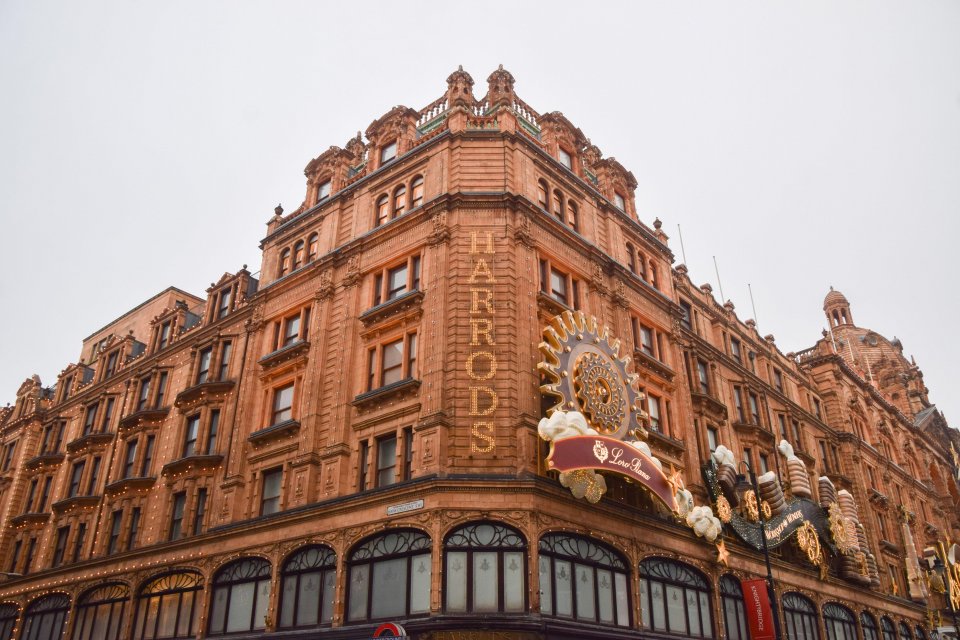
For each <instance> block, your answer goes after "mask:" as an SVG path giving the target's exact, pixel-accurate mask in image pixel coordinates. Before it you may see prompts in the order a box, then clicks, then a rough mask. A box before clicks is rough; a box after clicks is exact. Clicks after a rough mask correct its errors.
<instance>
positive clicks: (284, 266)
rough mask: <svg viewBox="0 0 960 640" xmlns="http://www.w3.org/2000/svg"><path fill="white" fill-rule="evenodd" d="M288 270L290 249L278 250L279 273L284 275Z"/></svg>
mask: <svg viewBox="0 0 960 640" xmlns="http://www.w3.org/2000/svg"><path fill="white" fill-rule="evenodd" d="M289 271H290V249H284V250H283V251H281V252H280V275H281V276H285V275H286V274H287V273H289Z"/></svg>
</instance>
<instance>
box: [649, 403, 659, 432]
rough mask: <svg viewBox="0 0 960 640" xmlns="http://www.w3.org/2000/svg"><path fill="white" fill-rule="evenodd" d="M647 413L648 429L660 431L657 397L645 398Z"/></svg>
mask: <svg viewBox="0 0 960 640" xmlns="http://www.w3.org/2000/svg"><path fill="white" fill-rule="evenodd" d="M647 413H649V414H650V429H651V430H653V431H661V430H662V429H661V424H660V398H658V397H657V396H651V395H648V396H647Z"/></svg>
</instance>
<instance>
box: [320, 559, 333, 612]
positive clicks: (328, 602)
mask: <svg viewBox="0 0 960 640" xmlns="http://www.w3.org/2000/svg"><path fill="white" fill-rule="evenodd" d="M336 590H337V571H336V569H330V570H328V571H326V572H325V573H324V574H323V609H322V610H321V611H320V622H323V623H324V624H327V623H330V622H332V621H333V596H334V595H335V594H336Z"/></svg>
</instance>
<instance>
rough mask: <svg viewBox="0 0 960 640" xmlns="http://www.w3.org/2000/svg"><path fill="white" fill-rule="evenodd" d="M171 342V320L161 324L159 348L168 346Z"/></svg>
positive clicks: (158, 339) (158, 338)
mask: <svg viewBox="0 0 960 640" xmlns="http://www.w3.org/2000/svg"><path fill="white" fill-rule="evenodd" d="M168 344H170V321H169V320H168V321H167V322H164V323H163V324H162V325H160V331H159V333H158V334H157V350H158V351H159V350H160V349H164V348H166V346H167V345H168Z"/></svg>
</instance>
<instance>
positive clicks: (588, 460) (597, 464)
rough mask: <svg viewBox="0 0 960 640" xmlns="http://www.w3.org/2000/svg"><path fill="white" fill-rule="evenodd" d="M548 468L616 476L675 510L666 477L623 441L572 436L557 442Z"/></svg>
mask: <svg viewBox="0 0 960 640" xmlns="http://www.w3.org/2000/svg"><path fill="white" fill-rule="evenodd" d="M547 465H548V466H549V467H550V468H551V469H553V470H554V471H574V470H576V469H593V470H595V471H612V472H614V473H619V474H620V475H624V476H627V477H628V478H632V479H633V480H636V481H637V482H639V483H640V484H642V485H643V486H645V487H646V488H647V489H649V490H650V491H651V492H653V494H654V495H655V496H657V497H658V498H660V500H662V501H663V503H664V504H666V505H667V506H668V507H669V508H670V509H671V510H672V511H676V510H677V499H676V497H675V496H674V492H673V489H672V488H671V486H670V482H669V481H668V480H667V476H666V475H664V473H663V471H661V470H660V469H658V468H657V467H656V466H654V464H653V461H652V460H651V459H650V458H649V457H648V456H646V455H645V454H644V453H643V452H642V451H640V450H639V449H636V448H635V447H633V446H632V445H630V444H629V443H627V442H623V441H622V440H616V439H614V438H607V437H606V436H572V437H569V438H563V439H561V440H556V441H554V443H553V447H552V448H551V451H550V456H549V457H548V458H547Z"/></svg>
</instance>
